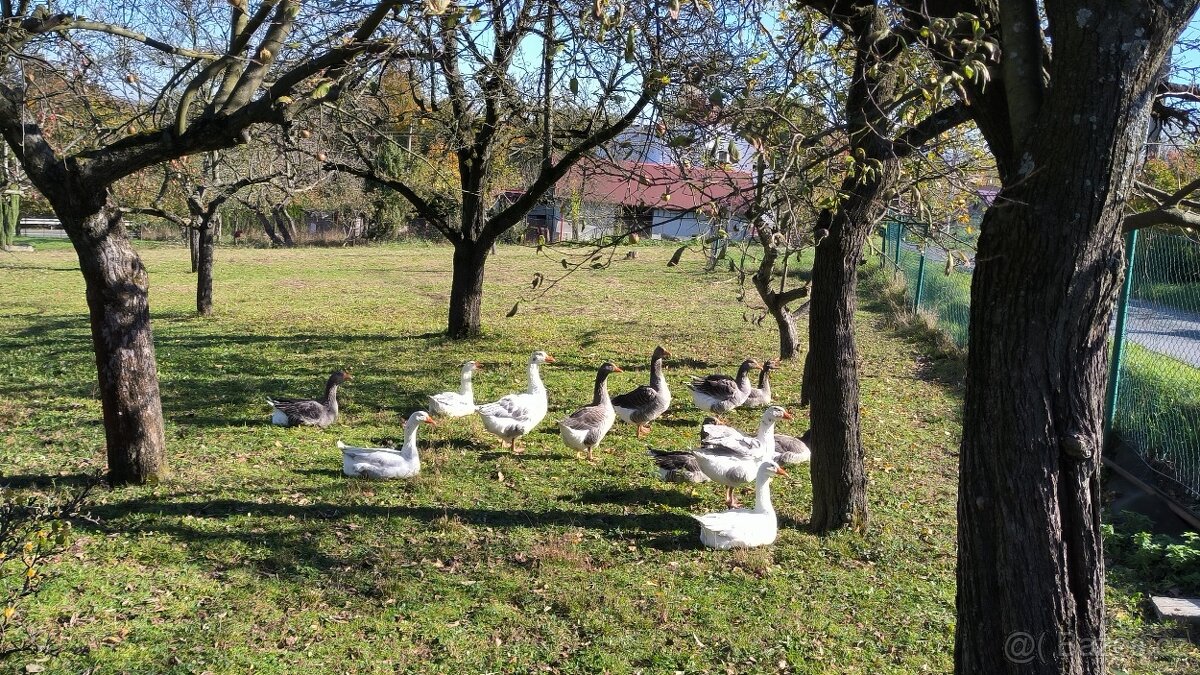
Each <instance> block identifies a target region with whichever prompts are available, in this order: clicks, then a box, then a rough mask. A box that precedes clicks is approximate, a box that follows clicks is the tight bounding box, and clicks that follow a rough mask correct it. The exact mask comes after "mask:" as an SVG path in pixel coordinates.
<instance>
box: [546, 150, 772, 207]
mask: <svg viewBox="0 0 1200 675" xmlns="http://www.w3.org/2000/svg"><path fill="white" fill-rule="evenodd" d="M559 188H560V190H561V189H564V188H565V189H566V190H572V191H574V190H581V191H582V196H583V201H585V202H601V203H605V204H621V205H625V206H647V207H651V208H658V209H669V210H672V211H692V210H695V209H701V208H711V207H713V206H716V207H720V208H724V209H728V210H730V211H732V212H734V213H744V212H746V211H748V210H749V208H750V202H751V200H752V199H753V197H754V180H753V178H752V177H751V175H750V174H748V173H745V172H741V171H736V170H733V169H728V170H727V169H722V168H719V167H715V168H709V167H687V168H683V167H680V166H678V165H676V164H643V163H639V162H628V161H626V162H612V161H606V160H600V159H593V158H589V159H584V160H582V161H580V162H579V163H578V164H576V165H575V166H574V167H573V168H572V169H571V171H570V173H568V174H567V176H566V177H565V178H563V179H562V180H561V181H559Z"/></svg>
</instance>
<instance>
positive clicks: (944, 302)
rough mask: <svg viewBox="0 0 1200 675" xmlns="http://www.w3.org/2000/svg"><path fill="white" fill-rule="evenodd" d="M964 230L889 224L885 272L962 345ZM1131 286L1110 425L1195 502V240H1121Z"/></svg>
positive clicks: (1123, 305)
mask: <svg viewBox="0 0 1200 675" xmlns="http://www.w3.org/2000/svg"><path fill="white" fill-rule="evenodd" d="M964 234H965V235H969V234H971V231H970V229H969V228H964V230H962V231H958V232H955V231H952V230H950V229H943V230H942V231H934V232H932V233H931V232H930V229H929V226H928V225H926V224H922V223H917V222H912V221H904V220H897V219H889V220H887V221H885V223H884V225H883V227H882V228H881V238H882V251H883V267H884V269H885V270H887V271H889V272H891V274H892V275H893V278H895V279H896V280H903V282H904V286H905V288H906V291H907V295H908V298H909V300H910V301H911V303H912V304H911V306H910V308H911V309H912V310H913V311H914V312H918V313H922V314H925V315H926V316H928V317H929V319H930V321H931V322H932V323H934V324H935V325H936V326H937V327H938V328H939V329H941V330H942V331H943V332H945V333H946V334H947V335H948V336H949V337H950V338H951V340H953V341H954V343H955V344H957V345H958V346H960V347H962V348H964V349H965V348H966V347H967V336H968V331H967V326H968V321H969V318H970V302H971V274H972V271H973V270H974V250H973V248H972V247H971V246H970V239H969V238H968V237H967V236H964ZM1127 250H1128V251H1129V252H1130V255H1131V262H1130V265H1129V267H1128V269H1127V277H1128V282H1127V285H1126V287H1125V289H1124V290H1123V292H1122V294H1121V298H1120V302H1119V304H1118V306H1117V309H1116V314H1117V316H1118V317H1122V315H1123V318H1120V319H1119V320H1118V321H1117V328H1116V330H1115V331H1114V334H1113V337H1112V340H1113V351H1112V354H1113V360H1114V362H1115V363H1114V364H1113V370H1112V378H1111V381H1110V384H1109V402H1108V411H1107V414H1108V416H1109V424H1110V428H1111V429H1113V430H1114V431H1116V432H1117V433H1118V434H1120V436H1121V438H1122V439H1123V440H1124V441H1125V442H1126V443H1128V444H1129V445H1130V446H1131V447H1132V448H1133V449H1134V450H1135V452H1136V454H1137V456H1138V457H1140V458H1141V459H1142V461H1144V462H1145V463H1146V465H1147V466H1148V467H1150V468H1151V469H1152V470H1154V471H1155V472H1157V473H1158V474H1159V475H1161V476H1162V477H1164V478H1165V479H1167V481H1169V482H1170V483H1171V484H1173V485H1175V486H1176V487H1177V488H1179V490H1180V491H1181V492H1183V493H1185V494H1187V495H1188V496H1190V497H1191V498H1192V499H1200V239H1197V238H1195V237H1187V236H1181V235H1177V234H1172V233H1170V232H1166V231H1158V230H1146V231H1144V232H1142V233H1140V234H1135V235H1131V236H1130V239H1129V241H1128V242H1127Z"/></svg>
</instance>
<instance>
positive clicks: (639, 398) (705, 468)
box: [267, 346, 811, 549]
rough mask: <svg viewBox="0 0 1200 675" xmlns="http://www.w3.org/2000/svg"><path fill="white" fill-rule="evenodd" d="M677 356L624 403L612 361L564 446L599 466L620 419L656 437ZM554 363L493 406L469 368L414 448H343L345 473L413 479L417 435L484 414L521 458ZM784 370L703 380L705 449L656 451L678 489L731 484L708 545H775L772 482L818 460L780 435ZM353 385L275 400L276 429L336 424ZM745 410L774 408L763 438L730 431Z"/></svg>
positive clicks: (410, 427) (547, 359) (537, 358)
mask: <svg viewBox="0 0 1200 675" xmlns="http://www.w3.org/2000/svg"><path fill="white" fill-rule="evenodd" d="M670 355H671V353H670V352H668V351H667V350H666V349H663V348H662V347H661V346H659V347H657V348H655V350H654V353H653V354H652V355H651V357H650V383H649V384H645V385H642V386H639V387H637V388H636V389H634V390H632V391H630V392H628V393H625V394H621V395H619V396H609V393H608V376H609V375H611V374H613V373H620V372H623V371H622V370H621V368H620V367H618V366H616V365H615V364H613V363H612V362H611V361H605V362H604V363H603V364H602V365H601V366H600V367H599V368H598V369H597V371H596V381H595V387H594V388H593V391H592V402H591V403H590V404H589V405H586V406H584V407H582V408H580V409H579V410H576V411H575V412H574V413H572V414H570V415H568V416H567V417H564V418H563V419H561V420H559V421H558V431H559V435H560V436H561V438H562V440H563V443H564V444H566V446H567V447H569V448H571V449H572V450H575V451H577V452H579V453H586V454H587V459H588V461H594V452H595V450H596V448H597V447H599V446H600V444H601V443H602V442H603V441H604V438H605V436H607V435H608V432H609V430H610V429H612V427H613V424H615V422H616V420H617V419H618V418H620V419H621V420H622V421H624V422H626V423H628V424H633V425H636V426H637V436H638V438H641V437H643V436H644V435H645V434H647V433H649V431H650V424H651V423H652V422H653V421H654V420H656V419H658V418H659V417H660V416H662V414H663V413H664V412H666V411H667V409H668V408H669V407H670V405H671V390H670V388H669V387H668V386H667V380H666V378H665V377H663V360H664V359H666V358H667V357H669V356H670ZM547 363H554V357H552V356H550V355H549V354H547V353H546V352H543V351H536V352H534V353H533V354H531V355H530V357H529V366H528V376H529V386H528V388H526V390H525V391H522V392H517V393H513V394H509V395H507V396H504V397H503V398H501V399H499V400H497V401H493V402H491V403H484V404H479V405H477V404H476V403H475V392H474V389H473V380H474V376H475V373H476V372H478V371H480V370H482V369H483V366H482V365H481V364H480V363H479V362H478V361H467V362H465V363H463V364H462V370H461V371H460V374H459V388H458V391H447V392H443V393H440V394H434V395H432V396H430V397H429V406H428V407H429V411H428V412H426V411H424V410H418V411H417V412H414V413H413V414H411V415H410V416H409V417H408V420H407V421H406V422H405V424H404V445H403V446H401V448H400V449H399V450H397V449H394V448H360V447H354V446H350V445H346V444H345V443H342V442H341V441H340V440H339V441H338V442H337V446H338V448H339V449H340V450H341V451H342V472H343V473H345V474H346V475H347V476H358V477H364V478H377V479H395V478H411V477H413V476H416V475H417V474H418V473H420V471H421V458H420V453H419V452H418V451H417V429H418V428H419V427H420V425H422V424H428V425H430V426H436V425H437V421H436V420H437V419H444V418H455V417H466V416H468V415H473V414H478V415H479V416H480V418H481V420H482V421H483V426H484V428H485V429H487V431H488V432H489V433H491V434H492V435H494V436H496V437H497V438H499V439H500V441H501V442H502V443H503V444H504V445H505V446H506V447H507V448H508V449H509V450H511V451H512V452H513V453H520V452H523V450H522V449H521V448H520V446H519V445H518V441H519V440H520V438H521V437H522V436H525V435H526V434H528V433H529V432H531V431H532V430H533V429H534V428H535V427H537V425H538V424H539V423H541V421H542V419H543V418H544V417H545V416H546V413H547V412H548V410H549V400H548V397H547V393H546V386H545V384H543V382H542V378H541V373H540V367H541V366H542V365H545V364H547ZM777 368H778V366H777V364H775V363H774V362H771V361H767V362H766V363H760V362H759V361H758V360H756V359H746V360H745V361H743V362H742V365H741V367H740V368H739V369H738V372H737V375H736V376H735V377H730V376H728V375H722V374H713V375H708V376H706V377H693V378H692V379H691V381H690V382H688V383H687V387H688V390H689V391H690V392H691V395H692V401H693V402H694V403H695V405H696V407H697V408H700V409H702V410H706V411H708V412H710V413H712V414H713V415H714V416H713V417H707V418H705V420H704V422H703V423H702V424H701V427H700V443H699V446H698V447H696V448H694V449H691V450H686V451H678V450H654V449H652V450H650V452H649V454H650V456H651V458H652V459H653V460H654V462H655V464H656V465H657V467H658V473H659V476H660V477H661V478H662V479H663V480H664V481H668V482H681V483H702V482H707V481H710V480H711V481H714V482H716V483H719V484H721V485H723V486H724V487H725V501H726V504H727V506H728V507H729V510H726V511H719V512H715V513H708V514H704V515H699V516H697V515H693V516H692V517H693V518H695V519H696V520H697V521H699V522H700V540H701V542H702V543H703V544H704V545H705V546H709V547H711V548H719V549H728V548H748V547H754V546H765V545H769V544H771V543H773V542H774V541H775V537H776V534H777V531H778V525H777V519H776V516H775V509H774V507H773V506H772V505H771V488H770V483H771V479H772V478H773V477H774V476H776V475H786V473H787V472H786V471H785V470H784V469H783V465H787V464H798V463H802V462H807V461H808V460H809V457H810V454H811V453H810V451H809V448H808V441H809V438H808V432H806V433H805V434H804V436H801V437H800V438H795V437H792V436H787V435H784V434H777V433H775V424H776V423H777V422H779V421H780V420H790V419H792V415H791V413H789V412H788V411H787V410H786V409H784V408H783V407H782V406H778V405H771V400H772V399H771V384H770V374H771V372H772V371H773V370H775V369H777ZM756 369H757V370H761V373H760V375H759V379H758V386H757V387H755V386H754V384H753V382H752V381H751V379H750V373H751V371H753V370H756ZM350 379H352V377H351V375H350V374H349V373H347V372H345V371H342V370H339V371H336V372H334V373H333V374H332V375H330V376H329V380H328V382H326V384H325V395H324V397H322V398H319V399H290V398H268V399H267V402H268V403H270V404H271V407H272V409H273V410H272V413H271V422H272V423H274V424H277V425H281V426H300V425H308V426H317V427H326V426H329V425H330V424H332V423H333V422H334V421H335V420H336V419H337V416H338V403H337V390H338V387H339V386H340V385H341V384H343V383H344V382H346V381H347V380H350ZM741 406H751V407H765V408H766V410H764V411H763V416H762V422H761V423H760V424H759V427H758V433H757V434H755V435H753V436H749V435H745V434H743V433H741V432H739V431H737V430H736V429H734V428H732V427H730V426H727V425H726V424H725V423H724V421H722V420H721V419H720V417H719V415H723V414H726V413H728V412H730V411H732V410H734V409H735V408H738V407H741ZM747 483H754V484H755V499H754V507H753V508H750V509H746V508H738V504H737V501H736V499H735V495H734V491H735V489H736V488H737V487H738V486H741V485H744V484H747Z"/></svg>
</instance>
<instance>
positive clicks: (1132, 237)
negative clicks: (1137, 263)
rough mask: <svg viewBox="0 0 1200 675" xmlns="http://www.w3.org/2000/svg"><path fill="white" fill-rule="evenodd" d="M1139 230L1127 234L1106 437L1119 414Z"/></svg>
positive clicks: (1109, 387)
mask: <svg viewBox="0 0 1200 675" xmlns="http://www.w3.org/2000/svg"><path fill="white" fill-rule="evenodd" d="M1137 240H1138V233H1137V230H1134V231H1132V232H1130V233H1129V234H1127V235H1125V281H1124V283H1122V284H1121V296H1120V298H1119V299H1118V300H1117V327H1116V330H1115V332H1114V334H1113V349H1112V361H1110V362H1109V364H1108V398H1107V400H1105V402H1104V438H1105V439H1106V440H1107V439H1108V436H1109V434H1110V433H1112V427H1113V419H1114V418H1115V417H1116V414H1117V389H1118V388H1119V387H1120V384H1121V362H1122V361H1123V360H1124V358H1125V319H1126V318H1127V317H1128V316H1129V292H1130V290H1131V289H1132V288H1133V262H1134V255H1135V254H1136V252H1137Z"/></svg>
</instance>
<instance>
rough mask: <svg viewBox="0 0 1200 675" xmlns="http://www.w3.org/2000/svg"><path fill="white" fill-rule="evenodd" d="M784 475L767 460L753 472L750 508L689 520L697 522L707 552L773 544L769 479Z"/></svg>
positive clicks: (775, 528)
mask: <svg viewBox="0 0 1200 675" xmlns="http://www.w3.org/2000/svg"><path fill="white" fill-rule="evenodd" d="M776 475H779V476H786V475H787V471H784V469H783V467H781V466H779V465H778V464H776V463H775V462H772V461H770V460H767V461H763V462H760V463H759V464H758V466H757V467H756V468H755V472H754V476H755V490H754V508H752V509H732V510H729V511H718V512H716V513H706V514H704V515H702V516H692V517H693V518H695V519H696V520H697V521H699V522H700V542H701V543H702V544H704V545H705V546H707V547H709V548H716V549H730V548H754V547H756V546H769V545H771V544H773V543H775V537H776V536H778V534H779V520H778V518H777V517H776V515H775V507H774V506H772V504H771V479H772V478H774V477H775V476H776Z"/></svg>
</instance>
